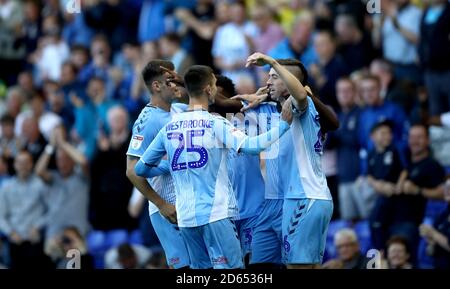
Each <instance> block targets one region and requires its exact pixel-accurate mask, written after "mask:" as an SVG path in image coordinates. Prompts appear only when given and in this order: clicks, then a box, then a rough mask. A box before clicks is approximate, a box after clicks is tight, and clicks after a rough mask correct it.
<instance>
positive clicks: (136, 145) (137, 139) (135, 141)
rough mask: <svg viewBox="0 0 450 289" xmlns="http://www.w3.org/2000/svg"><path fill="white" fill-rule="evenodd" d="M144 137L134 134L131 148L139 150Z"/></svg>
mask: <svg viewBox="0 0 450 289" xmlns="http://www.w3.org/2000/svg"><path fill="white" fill-rule="evenodd" d="M143 141H144V137H143V136H142V135H134V136H133V137H132V139H131V148H132V149H134V150H137V149H139V148H140V147H141V145H142V142H143Z"/></svg>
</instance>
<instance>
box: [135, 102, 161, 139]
mask: <svg viewBox="0 0 450 289" xmlns="http://www.w3.org/2000/svg"><path fill="white" fill-rule="evenodd" d="M164 116H165V114H163V113H162V112H161V111H160V110H159V109H158V108H156V107H154V106H151V105H146V106H145V107H144V108H143V109H142V111H141V113H140V114H139V116H138V118H137V119H136V121H135V122H134V125H133V134H140V133H142V132H143V131H145V130H148V129H154V128H156V127H160V126H161V125H158V124H159V123H160V122H161V121H162V119H163V118H164Z"/></svg>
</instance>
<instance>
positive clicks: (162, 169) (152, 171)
mask: <svg viewBox="0 0 450 289" xmlns="http://www.w3.org/2000/svg"><path fill="white" fill-rule="evenodd" d="M138 163H139V162H138ZM143 164H144V163H143ZM144 167H145V169H143V168H144ZM144 167H142V168H140V170H142V174H141V175H138V176H140V177H145V178H153V177H156V176H161V175H167V174H170V167H169V161H168V160H161V162H160V163H159V164H158V166H157V167H154V166H147V165H145V164H144Z"/></svg>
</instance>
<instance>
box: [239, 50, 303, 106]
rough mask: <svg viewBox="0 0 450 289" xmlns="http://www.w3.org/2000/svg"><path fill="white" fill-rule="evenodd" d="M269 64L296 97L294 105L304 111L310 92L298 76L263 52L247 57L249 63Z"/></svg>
mask: <svg viewBox="0 0 450 289" xmlns="http://www.w3.org/2000/svg"><path fill="white" fill-rule="evenodd" d="M266 64H269V65H270V66H272V68H273V69H274V70H275V71H276V72H277V73H278V75H279V76H280V78H281V79H282V80H283V82H284V83H285V85H286V88H287V89H288V91H289V93H290V94H291V96H292V97H293V98H294V105H295V106H296V107H297V108H298V109H299V110H300V111H304V110H305V109H306V108H307V107H308V100H307V96H308V93H307V91H306V89H305V88H304V87H303V85H302V84H301V83H300V81H299V80H298V78H297V77H295V76H294V75H293V74H292V73H290V72H289V70H287V69H286V68H285V67H284V66H282V65H281V64H279V63H278V62H277V61H276V60H275V59H273V58H272V57H270V56H267V55H265V54H262V53H259V52H257V53H254V54H252V55H250V56H249V57H248V58H247V64H246V66H249V65H259V66H263V65H266Z"/></svg>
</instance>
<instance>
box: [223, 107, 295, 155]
mask: <svg viewBox="0 0 450 289" xmlns="http://www.w3.org/2000/svg"><path fill="white" fill-rule="evenodd" d="M290 105H291V103H290V102H288V101H286V103H285V105H284V106H283V112H282V113H281V115H282V119H281V120H280V123H279V125H278V126H275V127H273V128H272V129H271V130H269V131H268V132H266V133H263V134H260V135H258V136H255V137H249V136H247V135H246V134H245V133H243V132H242V131H240V130H238V129H236V128H234V127H233V126H232V125H231V124H230V123H229V122H227V121H224V122H222V123H221V124H222V125H223V126H220V125H219V126H217V127H218V129H219V131H218V132H216V133H217V134H216V135H218V136H219V138H221V135H223V139H221V141H222V142H223V143H224V144H225V146H226V147H227V148H234V149H235V150H236V151H238V152H243V153H247V154H255V155H257V154H259V153H260V152H262V151H263V150H265V149H266V148H268V147H269V146H270V145H271V144H273V143H274V142H276V141H277V140H278V139H279V138H280V137H281V136H282V135H283V134H284V133H286V132H287V131H288V130H289V127H290V124H291V123H292V111H291V109H290V108H289V106H290ZM220 132H222V133H220Z"/></svg>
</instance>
